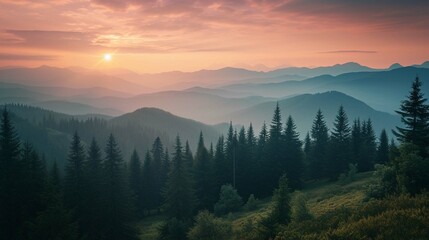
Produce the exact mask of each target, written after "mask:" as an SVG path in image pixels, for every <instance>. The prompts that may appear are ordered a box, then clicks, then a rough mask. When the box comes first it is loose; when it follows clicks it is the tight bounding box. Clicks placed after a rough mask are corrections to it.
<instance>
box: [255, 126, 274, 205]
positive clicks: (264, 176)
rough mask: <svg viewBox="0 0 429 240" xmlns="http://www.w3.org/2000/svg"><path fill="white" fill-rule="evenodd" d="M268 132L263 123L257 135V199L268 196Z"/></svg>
mask: <svg viewBox="0 0 429 240" xmlns="http://www.w3.org/2000/svg"><path fill="white" fill-rule="evenodd" d="M268 137H269V136H268V131H267V125H266V124H265V122H264V123H263V125H262V128H261V131H260V133H259V138H258V144H257V154H256V169H257V171H256V172H255V176H258V178H260V179H259V180H258V181H257V183H256V185H255V194H256V195H258V196H259V197H266V196H269V195H270V194H271V193H272V192H270V186H271V184H270V183H269V182H268V179H269V174H270V173H269V169H270V168H269V164H268V157H269V156H268Z"/></svg>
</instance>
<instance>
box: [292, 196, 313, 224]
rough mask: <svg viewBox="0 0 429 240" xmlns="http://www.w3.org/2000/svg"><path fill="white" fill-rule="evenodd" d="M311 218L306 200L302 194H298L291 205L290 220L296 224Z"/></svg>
mask: <svg viewBox="0 0 429 240" xmlns="http://www.w3.org/2000/svg"><path fill="white" fill-rule="evenodd" d="M312 218H313V216H312V215H311V213H310V210H308V207H307V198H306V197H305V195H304V194H302V193H298V194H297V195H296V196H295V199H294V201H293V204H292V219H293V220H294V221H296V222H302V221H305V220H309V219H312Z"/></svg>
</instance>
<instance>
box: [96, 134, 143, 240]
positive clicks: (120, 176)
mask: <svg viewBox="0 0 429 240" xmlns="http://www.w3.org/2000/svg"><path fill="white" fill-rule="evenodd" d="M104 177H105V181H104V183H105V186H104V190H105V209H104V218H103V221H104V233H105V234H104V238H105V239H112V240H114V239H125V240H126V239H137V237H136V236H137V234H136V230H135V229H134V228H133V227H132V225H131V224H130V222H131V221H133V220H134V215H133V210H134V207H133V205H132V202H131V190H130V189H129V187H128V183H127V178H126V169H125V163H124V160H123V158H122V154H121V151H120V149H119V147H118V144H117V143H116V140H115V137H114V136H113V135H112V134H110V136H109V138H108V140H107V144H106V148H105V160H104Z"/></svg>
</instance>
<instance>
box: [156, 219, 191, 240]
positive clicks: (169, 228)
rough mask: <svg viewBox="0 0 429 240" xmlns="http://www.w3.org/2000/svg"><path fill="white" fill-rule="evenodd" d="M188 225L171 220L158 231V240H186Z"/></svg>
mask: <svg viewBox="0 0 429 240" xmlns="http://www.w3.org/2000/svg"><path fill="white" fill-rule="evenodd" d="M187 231H188V224H186V223H185V222H183V221H180V220H177V219H176V218H172V219H170V220H168V221H167V222H165V223H164V224H163V225H162V226H161V227H160V228H159V229H158V239H159V240H186V239H187V238H186V232H187Z"/></svg>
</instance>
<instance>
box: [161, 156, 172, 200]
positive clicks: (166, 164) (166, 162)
mask: <svg viewBox="0 0 429 240" xmlns="http://www.w3.org/2000/svg"><path fill="white" fill-rule="evenodd" d="M169 172H170V154H169V153H168V149H167V148H165V152H164V155H163V159H162V168H161V188H160V191H161V197H162V201H161V203H162V202H164V197H163V195H162V192H163V189H164V188H165V184H166V182H167V177H168V173H169Z"/></svg>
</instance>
